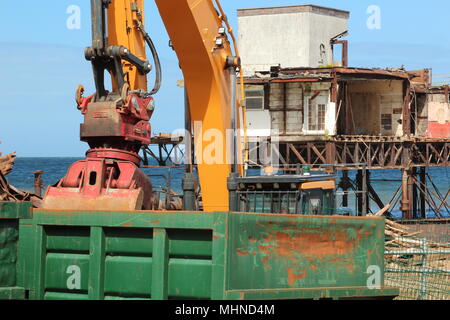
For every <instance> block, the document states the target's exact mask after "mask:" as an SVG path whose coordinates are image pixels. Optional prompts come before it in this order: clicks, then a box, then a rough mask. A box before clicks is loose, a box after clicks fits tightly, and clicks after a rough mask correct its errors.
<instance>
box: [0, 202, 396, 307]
mask: <svg viewBox="0 0 450 320" xmlns="http://www.w3.org/2000/svg"><path fill="white" fill-rule="evenodd" d="M4 214H5V213H4V212H3V211H2V212H0V216H3V215H4ZM19 224H20V227H19V229H20V230H19V238H18V239H19V245H18V247H19V258H18V265H17V268H16V270H17V276H16V278H17V283H13V281H11V282H8V283H7V286H10V287H11V286H13V287H19V288H21V290H23V292H24V297H25V298H29V299H69V300H72V299H94V300H98V299H158V300H161V299H215V300H216V299H219V300H224V299H231V300H247V299H250V300H254V299H262V300H265V299H323V298H328V299H355V298H356V299H361V298H369V299H392V298H394V297H395V296H396V295H398V290H397V289H393V288H386V287H384V219H383V218H378V217H367V218H353V217H338V216H336V217H334V216H298V215H272V214H247V213H230V212H214V213H204V212H153V211H151V212H150V211H149V212H147V211H134V212H122V211H116V212H98V211H92V212H88V211H84V212H76V211H46V210H34V211H33V214H32V217H29V218H23V219H20V223H19ZM16 225H17V222H16ZM2 228H5V227H4V225H0V233H1V232H3V231H2V230H1V229H2ZM0 267H1V266H0ZM8 279H9V278H8ZM11 279H12V276H11ZM0 285H1V284H0ZM0 292H1V291H0ZM3 298H5V296H3ZM6 298H8V296H6ZM10 298H20V297H19V296H10Z"/></svg>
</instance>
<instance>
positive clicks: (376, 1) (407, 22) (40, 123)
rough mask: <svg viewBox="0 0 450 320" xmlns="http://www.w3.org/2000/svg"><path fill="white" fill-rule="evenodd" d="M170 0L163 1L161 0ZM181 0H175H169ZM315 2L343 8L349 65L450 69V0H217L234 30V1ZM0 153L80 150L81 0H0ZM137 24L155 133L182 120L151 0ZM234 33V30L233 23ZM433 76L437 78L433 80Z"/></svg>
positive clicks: (174, 67) (85, 1)
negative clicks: (147, 47) (155, 70)
mask: <svg viewBox="0 0 450 320" xmlns="http://www.w3.org/2000/svg"><path fill="white" fill-rule="evenodd" d="M166 1H169V0H166ZM177 1H181V0H177ZM296 4H316V5H322V6H328V7H334V8H339V9H344V10H348V11H351V18H350V23H349V24H350V26H349V29H350V35H349V36H348V38H347V39H348V40H349V41H350V49H349V50H350V65H351V66H355V67H356V66H358V67H382V68H384V67H399V66H402V65H404V66H405V67H406V68H408V69H420V68H425V67H426V68H433V71H434V73H435V74H439V73H450V43H449V42H450V41H449V40H450V36H449V35H448V33H447V30H450V19H448V17H447V15H448V12H449V11H450V2H448V1H444V0H430V1H426V2H425V1H420V0H409V1H406V0H396V1H392V0H390V1H387V0H370V1H366V0H351V1H350V0H341V1H339V0H335V1H330V0H329V1H326V0H322V1H319V0H318V1H314V0H311V1H307V2H302V1H299V0H297V1H287V0H285V1H283V0H265V1H261V0H260V1H256V0H245V1H242V0H240V1H238V0H222V5H223V6H224V9H225V11H226V12H227V15H228V17H229V19H230V21H231V22H232V25H233V26H234V29H235V30H237V18H236V10H237V9H238V8H251V7H266V6H282V5H296ZM70 5H77V6H79V7H80V8H81V28H80V29H79V30H70V29H68V28H67V26H66V21H67V19H68V17H69V14H67V12H66V11H67V8H68V7H69V6H70ZM371 5H377V6H378V7H379V8H380V9H381V29H379V30H370V29H369V28H367V25H366V21H367V19H368V17H369V14H368V13H367V8H368V7H369V6H371ZM0 18H1V19H0V30H2V33H1V35H0V70H1V71H0V72H1V75H2V76H1V78H0V97H1V102H0V108H1V116H0V141H1V144H0V152H3V153H8V152H13V151H16V152H17V153H18V155H19V156H76V157H77V156H83V155H84V152H85V151H86V149H87V145H86V144H84V143H82V142H80V141H79V124H80V122H82V117H81V115H80V113H79V111H78V110H76V108H75V104H74V92H75V88H76V87H77V85H78V84H83V85H84V86H85V87H86V90H87V92H89V93H90V92H93V80H92V74H91V67H90V64H89V63H88V62H87V61H85V59H84V56H83V49H84V47H86V46H89V45H90V1H89V0H39V1H35V0H34V1H32V0H26V1H21V2H20V5H19V4H18V2H17V1H12V0H2V1H1V3H0ZM146 25H147V31H148V32H149V33H150V34H151V36H152V37H153V39H154V42H155V43H156V46H157V48H158V50H159V52H160V56H161V58H162V63H163V69H164V83H163V88H162V90H161V91H160V93H158V95H157V96H156V97H155V99H156V107H157V111H156V112H155V114H154V116H153V118H152V120H151V123H152V126H153V129H154V132H155V133H156V134H157V133H159V132H171V131H173V130H175V129H178V128H181V127H182V126H183V90H182V89H180V88H178V87H177V86H176V81H177V80H179V79H181V78H182V75H181V72H180V70H179V69H178V63H177V58H176V56H175V53H174V52H173V51H172V50H171V49H170V48H169V47H168V45H167V44H168V41H169V39H168V36H167V34H166V32H165V29H164V27H163V24H162V22H161V19H160V18H159V15H158V13H157V10H156V7H155V5H154V3H153V1H151V0H147V1H146ZM236 32H237V31H236ZM435 80H437V81H439V80H442V79H438V78H436V79H435Z"/></svg>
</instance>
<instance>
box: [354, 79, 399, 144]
mask: <svg viewBox="0 0 450 320" xmlns="http://www.w3.org/2000/svg"><path fill="white" fill-rule="evenodd" d="M348 91H349V97H350V104H351V107H350V110H351V111H352V114H351V115H350V117H351V118H352V119H351V121H350V122H351V123H352V125H353V126H354V128H353V130H352V131H354V134H357V135H382V136H397V137H399V136H402V135H403V125H402V117H403V115H402V110H403V97H404V95H403V81H401V80H364V81H350V82H349V83H348Z"/></svg>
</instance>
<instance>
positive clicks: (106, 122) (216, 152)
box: [44, 0, 243, 211]
mask: <svg viewBox="0 0 450 320" xmlns="http://www.w3.org/2000/svg"><path fill="white" fill-rule="evenodd" d="M155 2H156V4H157V6H158V10H159V13H160V15H161V18H162V20H163V22H164V24H165V27H166V29H167V32H168V34H169V36H170V39H171V41H172V44H173V48H174V50H175V51H176V53H177V56H178V59H179V63H180V66H181V69H182V71H183V74H184V80H185V85H186V92H187V96H188V100H189V110H188V113H189V117H190V122H191V124H193V126H191V127H194V151H195V155H196V162H197V169H198V174H199V180H200V186H201V192H202V201H203V208H204V210H205V211H217V210H228V209H229V197H228V188H227V178H228V177H229V176H230V174H231V173H234V175H239V174H242V164H241V163H242V161H241V160H242V155H241V152H240V149H241V148H240V147H241V141H240V139H239V137H238V135H237V133H239V132H240V131H239V127H240V122H241V119H242V117H243V115H242V113H240V112H238V111H242V109H240V110H238V108H239V106H240V104H239V101H238V99H237V89H236V84H237V79H236V74H237V69H238V68H239V67H240V60H239V58H238V57H237V56H236V55H235V54H233V50H232V48H231V44H230V41H229V39H228V33H231V35H232V30H231V28H230V27H229V26H228V23H227V21H226V16H225V15H224V14H223V12H222V8H221V7H220V4H219V3H218V2H217V1H216V2H215V3H213V1H212V0H184V1H180V0H155ZM91 8H92V10H91V11H92V46H91V47H88V48H86V50H85V57H86V59H87V60H89V61H91V63H92V67H93V75H94V82H95V86H96V92H95V94H93V95H91V96H89V97H83V93H84V88H83V87H82V86H80V87H79V88H78V89H77V92H76V101H77V105H78V109H79V110H80V111H81V112H82V114H83V115H84V123H83V124H82V125H81V132H80V137H81V140H82V141H85V142H87V143H88V144H89V146H90V148H91V149H90V150H89V151H88V152H87V159H86V160H83V161H79V162H77V163H75V164H74V165H72V167H71V168H70V169H69V171H68V173H67V175H66V176H65V177H64V178H63V179H62V180H61V181H60V182H59V183H58V184H57V185H56V186H54V187H50V188H49V189H48V190H47V193H46V196H45V201H44V204H45V205H44V207H45V208H48V209H111V204H112V205H113V207H114V208H116V209H129V210H140V209H151V208H152V207H153V205H152V191H151V183H150V181H149V180H148V179H147V177H146V176H145V175H144V174H143V173H142V172H141V171H140V170H139V168H138V167H139V164H140V162H141V158H140V157H139V155H138V153H139V150H140V149H141V148H142V147H143V146H146V145H148V144H149V143H150V124H149V123H148V121H149V120H150V118H151V116H152V114H153V110H154V103H153V97H152V95H154V94H155V93H156V92H157V91H158V89H159V86H160V81H161V71H160V63H159V58H158V55H157V53H156V49H155V47H154V45H153V42H152V41H151V39H150V37H149V36H148V34H147V33H146V32H145V30H144V0H91ZM220 12H222V13H220ZM232 38H233V40H234V37H233V36H232ZM146 44H147V45H148V46H149V48H150V50H151V52H152V55H153V58H154V59H153V60H154V61H155V67H156V80H155V85H154V88H153V90H151V91H150V92H149V91H148V89H147V74H148V73H149V72H150V71H151V69H152V68H151V65H150V63H149V62H148V61H147V59H146V50H145V49H146V47H145V45H146ZM106 72H108V73H109V74H110V76H111V80H112V92H109V91H108V90H106V87H105V73H106ZM241 84H242V81H241Z"/></svg>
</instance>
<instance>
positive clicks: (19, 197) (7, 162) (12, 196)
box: [0, 153, 42, 207]
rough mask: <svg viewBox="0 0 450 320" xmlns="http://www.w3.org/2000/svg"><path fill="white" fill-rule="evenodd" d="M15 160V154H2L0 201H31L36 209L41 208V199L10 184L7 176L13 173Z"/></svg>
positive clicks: (0, 163)
mask: <svg viewBox="0 0 450 320" xmlns="http://www.w3.org/2000/svg"><path fill="white" fill-rule="evenodd" d="M15 159H16V155H15V154H14V153H11V154H8V155H6V156H1V153H0V201H13V202H20V201H31V202H32V203H33V206H34V207H40V205H41V201H42V200H41V199H40V198H39V197H37V196H36V195H34V194H31V193H29V192H26V191H22V190H19V189H17V188H15V187H14V186H12V185H10V184H8V181H7V180H6V177H5V176H6V175H7V174H9V173H10V172H11V171H12V169H13V167H14V162H15Z"/></svg>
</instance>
